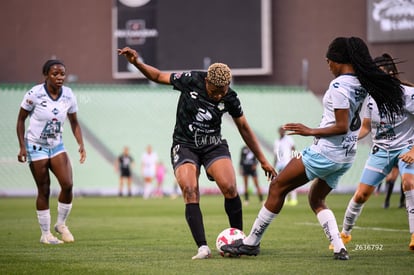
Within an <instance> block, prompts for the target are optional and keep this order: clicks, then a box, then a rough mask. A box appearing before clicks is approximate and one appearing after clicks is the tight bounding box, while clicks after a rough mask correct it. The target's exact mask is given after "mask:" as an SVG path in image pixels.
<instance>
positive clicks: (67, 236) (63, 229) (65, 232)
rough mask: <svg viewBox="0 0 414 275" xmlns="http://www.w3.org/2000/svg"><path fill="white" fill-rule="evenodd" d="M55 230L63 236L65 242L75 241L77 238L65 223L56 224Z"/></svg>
mask: <svg viewBox="0 0 414 275" xmlns="http://www.w3.org/2000/svg"><path fill="white" fill-rule="evenodd" d="M55 231H56V232H57V233H59V234H60V235H61V236H62V240H63V241H64V242H65V243H73V242H74V241H75V238H74V237H73V235H72V233H70V231H69V228H68V227H67V226H66V225H65V224H56V225H55Z"/></svg>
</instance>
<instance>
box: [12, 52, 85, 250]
mask: <svg viewBox="0 0 414 275" xmlns="http://www.w3.org/2000/svg"><path fill="white" fill-rule="evenodd" d="M43 75H44V77H45V82H44V83H42V84H39V85H36V86H34V87H33V88H31V89H30V90H29V91H28V92H27V93H26V95H25V96H24V98H23V101H22V103H21V105H20V110H19V114H18V118H17V125H16V131H17V138H18V141H19V147H20V151H19V154H18V156H17V158H18V161H19V162H26V161H27V162H28V163H29V167H30V171H31V172H32V175H33V178H34V180H35V182H36V186H37V191H38V194H37V198H36V209H37V218H38V221H39V225H40V229H41V233H42V235H41V237H40V242H41V243H44V244H61V243H63V242H73V241H74V240H75V239H74V237H73V235H72V233H71V232H70V231H69V228H68V227H67V226H66V219H67V218H68V216H69V213H70V212H71V209H72V199H73V192H72V188H73V176H72V166H71V163H70V160H69V156H68V155H67V153H66V150H65V147H64V145H63V140H62V132H63V123H64V122H65V120H66V118H68V119H69V122H70V125H71V128H72V132H73V135H74V136H75V139H76V141H77V143H78V145H79V153H80V162H81V163H83V162H84V161H85V159H86V151H85V149H84V145H83V138H82V131H81V127H80V124H79V122H78V119H77V111H78V105H77V101H76V98H75V95H74V94H73V92H72V90H71V89H70V88H69V87H66V86H64V85H63V83H64V80H65V78H66V68H65V65H64V64H63V63H62V62H61V61H59V60H55V59H51V60H48V61H46V63H45V64H44V65H43ZM28 117H30V118H29V125H28V128H27V130H26V131H25V121H26V119H27V118H28ZM49 170H50V171H51V172H53V174H54V175H55V176H56V178H57V180H58V182H59V185H60V187H61V191H60V193H59V197H58V214H57V222H56V224H55V231H56V232H57V233H59V234H61V236H62V240H63V241H62V240H59V239H58V238H56V237H55V236H54V235H53V234H52V233H51V232H50V224H51V217H50V209H49V197H50V174H49Z"/></svg>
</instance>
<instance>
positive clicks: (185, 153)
mask: <svg viewBox="0 0 414 275" xmlns="http://www.w3.org/2000/svg"><path fill="white" fill-rule="evenodd" d="M222 158H228V159H231V155H230V151H229V146H228V145H227V141H226V140H225V139H223V140H222V142H221V143H220V144H213V145H208V146H204V147H202V148H189V147H186V146H185V145H182V144H173V146H172V147H171V164H172V166H173V168H174V171H175V169H177V167H178V166H180V165H181V164H184V163H187V162H190V163H193V164H194V165H196V166H197V169H199V170H200V167H201V166H204V169H205V170H206V171H207V169H208V167H210V165H211V164H212V163H213V162H214V161H216V160H218V159H222ZM207 177H208V179H209V180H214V179H213V178H212V177H211V176H210V175H208V174H207Z"/></svg>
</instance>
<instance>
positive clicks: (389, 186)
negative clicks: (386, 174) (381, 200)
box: [385, 180, 394, 205]
mask: <svg viewBox="0 0 414 275" xmlns="http://www.w3.org/2000/svg"><path fill="white" fill-rule="evenodd" d="M386 185H387V194H386V195H385V204H387V205H389V204H390V198H391V194H392V190H393V189H394V181H391V180H389V181H387V183H386Z"/></svg>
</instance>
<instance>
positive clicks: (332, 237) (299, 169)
mask: <svg viewBox="0 0 414 275" xmlns="http://www.w3.org/2000/svg"><path fill="white" fill-rule="evenodd" d="M326 58H327V63H328V66H329V69H330V71H331V72H332V74H333V75H334V76H335V79H334V80H332V81H331V83H330V84H329V88H328V90H327V91H326V93H325V96H324V98H323V109H324V110H323V116H322V120H321V123H320V125H319V127H318V128H309V127H307V126H305V125H303V124H301V123H288V124H285V125H284V127H283V128H284V129H285V130H287V131H290V134H297V135H302V136H314V137H315V139H314V143H313V144H312V145H311V146H309V147H308V148H305V149H304V150H303V151H302V157H300V158H292V159H291V161H290V162H289V164H288V165H287V166H286V167H285V169H283V170H282V171H281V172H280V173H279V174H278V175H277V176H276V178H275V179H273V180H272V182H271V183H270V186H269V193H268V197H267V200H266V202H265V204H264V206H263V207H262V209H261V210H260V211H259V214H258V216H257V218H256V220H255V222H254V224H253V227H252V229H251V231H250V234H249V235H248V236H247V237H246V238H245V239H244V240H242V239H240V240H237V241H236V242H235V243H234V244H229V245H224V246H222V247H221V250H222V251H223V252H225V253H227V254H230V255H257V254H259V252H260V241H261V239H262V237H263V234H264V232H265V230H266V229H267V227H268V226H269V225H270V223H271V222H272V221H273V220H274V219H275V218H276V217H277V215H278V214H279V213H280V211H281V210H282V207H283V204H284V202H285V197H286V195H287V194H288V193H289V192H290V191H292V190H293V189H295V188H297V187H299V186H302V185H304V184H306V183H308V182H309V181H313V182H312V185H311V187H310V191H309V195H308V198H309V204H310V207H311V208H312V210H313V212H314V213H315V214H316V217H317V219H318V221H319V223H320V225H321V226H322V228H323V231H324V233H325V235H326V237H327V238H328V239H329V241H330V242H331V243H333V245H334V259H337V260H348V259H349V255H348V251H347V250H346V248H345V246H344V244H343V242H342V239H341V237H340V234H339V229H338V225H337V223H336V219H335V215H334V213H333V212H332V211H331V210H330V209H329V208H328V206H327V205H326V203H325V199H326V197H327V196H328V194H329V193H330V192H331V191H332V190H333V189H334V188H335V187H336V185H337V184H338V181H339V178H340V177H341V176H342V175H343V174H344V173H345V172H346V171H347V170H348V169H349V168H350V167H351V165H352V162H353V161H354V159H355V153H356V143H357V138H358V132H359V128H360V127H361V121H360V118H359V112H360V109H361V106H362V104H363V102H364V99H365V97H366V95H367V93H369V94H370V95H371V96H372V97H373V98H374V99H375V100H376V102H377V104H378V106H379V108H380V109H381V110H382V111H383V112H384V114H385V115H386V116H387V117H394V115H396V114H401V113H402V112H403V92H402V88H401V87H400V84H399V81H397V80H395V79H394V78H393V77H391V76H389V75H387V74H385V73H384V72H382V71H381V70H380V69H379V68H378V67H377V66H376V65H375V64H374V62H373V60H372V57H371V55H370V53H369V50H368V47H367V45H366V44H365V42H364V41H363V40H362V39H360V38H358V37H349V38H346V37H338V38H335V39H334V40H333V41H332V42H331V44H330V45H329V47H328V51H327V54H326ZM295 249H297V248H295Z"/></svg>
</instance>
